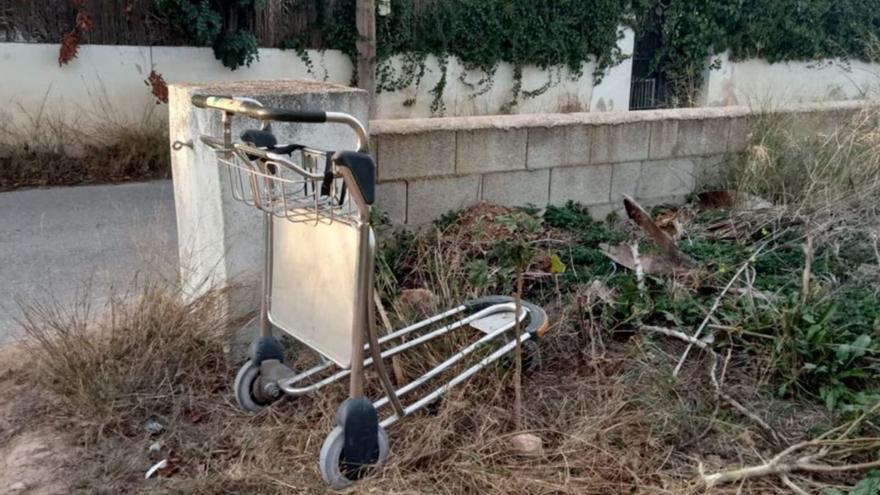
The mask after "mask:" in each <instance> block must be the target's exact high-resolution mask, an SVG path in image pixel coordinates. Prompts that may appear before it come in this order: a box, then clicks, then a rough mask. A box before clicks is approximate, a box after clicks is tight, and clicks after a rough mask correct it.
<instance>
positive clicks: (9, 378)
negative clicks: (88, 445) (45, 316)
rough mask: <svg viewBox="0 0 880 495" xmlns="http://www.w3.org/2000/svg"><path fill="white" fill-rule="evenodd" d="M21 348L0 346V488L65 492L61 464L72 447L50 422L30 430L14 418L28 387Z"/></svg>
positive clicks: (35, 493)
mask: <svg viewBox="0 0 880 495" xmlns="http://www.w3.org/2000/svg"><path fill="white" fill-rule="evenodd" d="M21 355H22V351H21V350H20V349H18V348H16V347H15V346H13V345H7V346H5V347H4V348H2V349H0V491H2V492H3V493H9V494H27V495H54V494H62V493H68V490H67V486H66V485H65V483H64V466H65V464H66V463H67V462H68V460H69V459H71V458H74V457H75V448H74V447H73V446H71V445H69V444H68V443H67V442H66V441H65V440H64V434H63V433H62V432H60V431H57V430H56V429H54V428H52V427H50V426H41V427H38V428H37V429H34V430H30V429H26V428H23V426H22V425H21V422H20V421H18V419H19V418H20V417H21V415H22V413H23V412H24V411H22V409H23V408H28V407H29V404H28V400H27V397H28V396H29V395H31V394H33V393H34V391H32V390H28V387H27V384H26V383H25V381H24V380H23V377H22V375H21V370H20V368H19V365H18V363H20V362H21V361H20V357H21Z"/></svg>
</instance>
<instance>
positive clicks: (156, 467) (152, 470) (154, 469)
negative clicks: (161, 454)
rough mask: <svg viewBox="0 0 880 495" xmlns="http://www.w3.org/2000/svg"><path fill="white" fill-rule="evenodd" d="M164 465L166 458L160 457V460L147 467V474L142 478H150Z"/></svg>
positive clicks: (166, 463) (165, 464)
mask: <svg viewBox="0 0 880 495" xmlns="http://www.w3.org/2000/svg"><path fill="white" fill-rule="evenodd" d="M166 466H168V459H162V460H161V461H159V462H157V463H156V464H153V467H151V468H150V469H147V474H145V475H144V479H145V480H148V479H150V478H152V477H153V475H154V474H156V472H157V471H159V470H160V469H162V468H164V467H166Z"/></svg>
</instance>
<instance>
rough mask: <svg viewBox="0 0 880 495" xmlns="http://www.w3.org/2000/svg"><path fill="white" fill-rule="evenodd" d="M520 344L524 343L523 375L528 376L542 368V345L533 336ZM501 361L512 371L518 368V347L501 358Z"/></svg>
mask: <svg viewBox="0 0 880 495" xmlns="http://www.w3.org/2000/svg"><path fill="white" fill-rule="evenodd" d="M520 345H522V372H523V375H526V376H527V375H530V374H532V373H535V372H537V371H539V370H540V369H541V346H540V345H539V344H538V341H537V340H534V337H533V338H530V339H529V340H525V341H523V342H522V343H521V344H520ZM500 362H501V366H502V367H503V368H504V369H508V370H511V371H512V370H514V369H516V348H514V349H513V350H512V351H510V353H509V354H507V355H506V356H504V357H503V358H501V360H500Z"/></svg>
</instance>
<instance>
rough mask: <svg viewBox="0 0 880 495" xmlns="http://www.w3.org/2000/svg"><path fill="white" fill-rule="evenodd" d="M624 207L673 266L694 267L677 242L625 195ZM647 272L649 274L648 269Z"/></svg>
mask: <svg viewBox="0 0 880 495" xmlns="http://www.w3.org/2000/svg"><path fill="white" fill-rule="evenodd" d="M623 206H624V208H625V209H626V214H627V216H629V218H630V219H632V221H634V222H635V223H636V224H637V225H638V226H639V227H641V228H642V230H644V231H645V233H646V234H648V236H649V237H650V238H651V239H652V240H653V241H654V243H656V244H657V245H658V246H659V247H660V249H662V250H663V253H664V254H665V255H666V257H667V258H669V261H671V262H672V263H673V264H676V265H679V267H681V268H685V267H689V266H692V265H694V262H693V260H691V259H690V258H689V257H688V256H687V255H685V254H684V253H682V252H681V250H679V249H678V246H677V245H676V244H675V240H674V239H673V238H672V237H670V236H669V234H667V233H666V232H664V231H663V230H662V229H661V228H660V227H658V226H657V224H655V223H654V220H653V219H652V218H651V215H650V214H648V212H646V211H645V209H644V208H642V207H641V206H640V205H639V204H638V203H636V201H635V200H634V199H632V198H630V197H629V196H626V195H624V197H623ZM630 258H632V255H630ZM645 271H646V272H647V268H646V269H645Z"/></svg>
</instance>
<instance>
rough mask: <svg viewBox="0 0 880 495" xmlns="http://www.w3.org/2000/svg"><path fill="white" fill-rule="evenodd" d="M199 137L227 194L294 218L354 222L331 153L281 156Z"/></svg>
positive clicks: (353, 208)
mask: <svg viewBox="0 0 880 495" xmlns="http://www.w3.org/2000/svg"><path fill="white" fill-rule="evenodd" d="M203 141H204V142H205V143H206V144H208V145H209V146H210V147H212V148H213V149H214V151H215V153H216V155H217V164H218V166H220V167H221V168H223V169H225V170H226V175H227V179H228V180H229V187H230V193H231V194H232V197H233V199H235V200H237V201H241V202H242V203H245V204H247V205H249V206H253V207H255V208H259V209H260V210H262V211H264V212H266V213H269V214H271V215H273V216H275V217H277V218H284V219H286V220H288V221H290V222H294V223H315V224H317V223H332V222H343V223H346V224H350V225H354V226H357V225H359V224H360V215H359V211H358V209H357V206H356V204H355V203H354V202H353V201H350V199H349V197H348V195H347V194H346V192H347V186H346V184H345V181H344V179H342V177H341V176H339V175H338V174H337V173H336V172H335V170H334V167H333V163H332V159H331V156H332V154H331V152H327V151H322V150H317V149H313V148H302V149H299V150H297V151H295V152H294V153H293V154H292V155H291V157H290V159H287V158H285V157H282V156H280V155H275V154H272V153H266V152H265V151H263V150H260V149H258V148H253V147H250V146H246V145H242V144H234V145H233V147H232V148H231V149H229V148H225V147H223V146H221V145H218V143H217V142H216V141H214V140H210V141H211V142H209V140H207V139H203Z"/></svg>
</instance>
